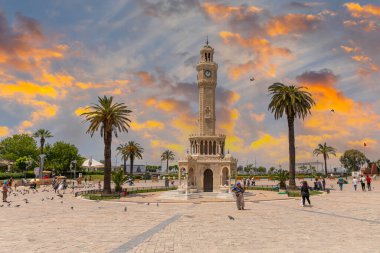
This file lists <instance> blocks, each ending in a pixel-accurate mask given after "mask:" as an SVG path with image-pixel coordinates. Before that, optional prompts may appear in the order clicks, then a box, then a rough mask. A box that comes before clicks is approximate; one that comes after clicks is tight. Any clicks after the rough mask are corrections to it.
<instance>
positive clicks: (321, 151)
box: [313, 142, 336, 177]
mask: <svg viewBox="0 0 380 253" xmlns="http://www.w3.org/2000/svg"><path fill="white" fill-rule="evenodd" d="M330 154H331V155H333V156H336V149H335V148H333V147H331V146H327V144H326V142H325V143H324V144H323V145H322V144H318V148H316V149H314V151H313V155H314V156H319V155H323V160H324V161H325V176H326V177H327V159H329V155H330Z"/></svg>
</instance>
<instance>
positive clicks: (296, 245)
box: [0, 181, 380, 253]
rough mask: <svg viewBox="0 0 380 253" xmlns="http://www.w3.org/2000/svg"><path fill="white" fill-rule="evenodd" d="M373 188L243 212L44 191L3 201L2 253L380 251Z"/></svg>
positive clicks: (226, 206) (214, 205) (379, 194)
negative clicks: (307, 203) (306, 203)
mask: <svg viewBox="0 0 380 253" xmlns="http://www.w3.org/2000/svg"><path fill="white" fill-rule="evenodd" d="M373 185H374V187H375V189H374V190H373V191H371V192H362V191H361V190H360V191H357V192H354V191H353V189H352V188H353V187H352V185H345V188H344V190H343V192H340V191H336V190H334V191H332V192H331V193H330V194H325V195H322V196H315V197H314V196H312V198H311V201H312V207H301V206H300V200H299V199H284V200H270V199H271V198H268V199H267V201H265V200H266V199H265V198H262V197H260V198H259V196H262V195H261V194H259V193H260V192H256V196H257V200H255V197H253V198H250V200H249V201H247V202H246V209H247V210H244V211H237V210H236V206H235V204H234V203H233V202H211V203H204V202H197V203H187V204H186V203H159V204H158V206H157V203H154V202H150V204H149V205H148V204H147V203H130V202H127V203H126V202H105V201H100V202H96V201H88V200H83V199H78V198H74V197H73V195H72V194H69V193H66V194H64V195H63V198H60V197H58V196H56V194H54V193H53V192H51V191H50V192H47V191H42V189H39V191H38V192H36V193H32V192H30V193H29V194H25V195H22V194H21V193H18V196H13V195H11V196H10V197H9V200H10V201H11V202H10V206H9V207H8V204H7V203H0V206H1V205H3V206H2V207H0V222H1V227H2V229H1V231H2V232H1V233H0V245H1V247H0V252H52V251H54V252H144V253H145V252H146V253H149V252H154V253H160V252H218V253H219V252H233V251H238V252H342V251H347V252H380V202H379V200H380V191H378V189H380V182H379V181H375V182H374V184H373ZM263 193H264V194H267V195H266V196H270V194H269V195H268V193H267V192H263ZM52 198H53V199H52ZM23 199H28V202H29V203H25V201H24V200H23ZM259 200H260V201H259ZM17 205H20V206H18V207H17ZM229 216H230V217H229Z"/></svg>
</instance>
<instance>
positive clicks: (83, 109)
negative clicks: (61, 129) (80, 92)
mask: <svg viewBox="0 0 380 253" xmlns="http://www.w3.org/2000/svg"><path fill="white" fill-rule="evenodd" d="M89 111H91V109H90V107H88V106H84V107H78V108H77V109H76V110H75V112H74V114H75V115H76V116H80V115H81V114H83V113H86V112H89Z"/></svg>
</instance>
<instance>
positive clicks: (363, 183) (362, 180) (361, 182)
mask: <svg viewBox="0 0 380 253" xmlns="http://www.w3.org/2000/svg"><path fill="white" fill-rule="evenodd" d="M365 182H366V180H365V177H364V175H362V176H361V178H360V184H361V186H362V190H363V192H365Z"/></svg>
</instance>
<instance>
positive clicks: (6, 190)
mask: <svg viewBox="0 0 380 253" xmlns="http://www.w3.org/2000/svg"><path fill="white" fill-rule="evenodd" d="M2 190H3V202H7V197H8V186H7V180H4V182H3V187H2Z"/></svg>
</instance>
